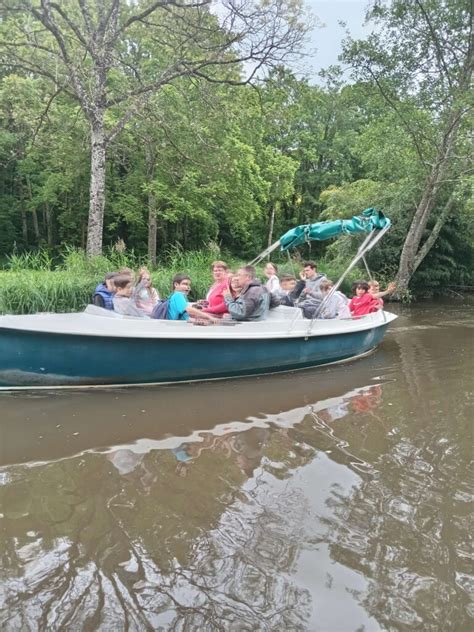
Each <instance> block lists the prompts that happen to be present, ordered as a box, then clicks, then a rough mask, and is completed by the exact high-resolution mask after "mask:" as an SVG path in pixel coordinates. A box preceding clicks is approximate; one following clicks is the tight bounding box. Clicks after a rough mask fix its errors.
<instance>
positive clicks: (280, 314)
mask: <svg viewBox="0 0 474 632" xmlns="http://www.w3.org/2000/svg"><path fill="white" fill-rule="evenodd" d="M265 320H303V312H302V310H301V309H300V308H299V307H287V306H286V305H278V307H273V308H272V309H270V310H269V312H268V314H267V317H266V319H265Z"/></svg>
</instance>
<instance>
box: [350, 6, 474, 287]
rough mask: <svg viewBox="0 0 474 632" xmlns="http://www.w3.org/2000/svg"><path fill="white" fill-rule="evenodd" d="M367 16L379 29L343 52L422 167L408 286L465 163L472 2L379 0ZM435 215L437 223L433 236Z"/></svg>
mask: <svg viewBox="0 0 474 632" xmlns="http://www.w3.org/2000/svg"><path fill="white" fill-rule="evenodd" d="M368 18H369V19H372V20H374V21H375V22H376V23H377V24H378V25H379V30H378V31H377V32H375V33H373V34H372V35H371V36H370V37H369V38H368V39H367V40H365V41H358V42H355V41H352V40H350V39H349V40H348V41H347V42H346V45H345V49H344V53H343V59H344V60H345V61H346V62H349V63H351V64H352V65H353V67H354V76H355V77H357V78H359V79H363V80H364V81H368V82H370V83H371V84H372V85H373V86H374V87H376V88H377V90H378V91H379V92H380V94H381V95H382V96H383V98H384V99H385V101H386V103H387V104H388V105H389V106H390V107H391V108H392V110H393V111H394V112H395V113H396V114H397V116H398V118H399V120H400V122H401V124H402V125H403V127H404V129H405V133H406V134H407V136H408V137H409V138H410V140H411V142H412V144H413V147H414V149H415V151H416V154H417V158H418V161H419V164H420V166H421V168H422V170H423V179H422V180H421V181H420V185H419V188H418V191H417V200H418V201H417V204H416V208H415V209H414V212H413V217H412V219H411V223H410V228H409V230H408V234H407V236H406V239H405V242H404V245H403V249H402V253H401V258H400V264H399V269H398V274H397V285H398V288H399V291H403V290H406V289H407V288H408V285H409V283H410V281H411V278H412V276H413V274H414V273H415V272H416V270H417V268H418V267H419V266H420V264H421V263H422V261H423V259H424V258H425V257H426V255H427V254H428V252H429V251H430V249H431V247H432V246H433V244H434V243H435V241H436V238H437V235H438V234H439V232H440V230H441V228H442V226H443V225H444V223H445V222H446V220H447V219H448V217H449V215H450V213H452V212H453V201H451V200H454V199H455V193H454V190H455V188H456V185H457V182H458V181H459V179H460V178H462V177H463V175H464V174H465V172H466V168H467V164H466V163H467V160H466V157H467V153H468V143H466V142H465V140H464V136H465V134H464V132H465V131H466V132H467V129H468V123H467V119H468V116H469V114H470V112H471V109H472V103H471V102H472V94H471V93H470V84H471V80H472V72H473V65H474V52H473V51H474V47H473V33H472V15H471V3H470V2H469V1H468V0H441V1H440V0H409V1H407V0H393V1H392V3H391V4H390V5H389V6H384V5H382V3H380V2H375V3H374V5H373V8H372V10H371V11H370V12H369V13H368ZM417 109H418V110H424V111H425V112H427V113H429V115H430V118H431V121H432V126H431V129H430V135H429V136H427V134H426V132H427V127H426V125H424V124H422V125H420V124H419V118H418V117H417V116H413V113H414V112H415V111H416V110H417ZM451 194H452V195H451ZM433 216H435V223H434V225H433V228H432V232H431V234H428V235H427V234H426V233H427V231H426V229H427V226H428V222H429V220H430V219H431V218H432V217H433Z"/></svg>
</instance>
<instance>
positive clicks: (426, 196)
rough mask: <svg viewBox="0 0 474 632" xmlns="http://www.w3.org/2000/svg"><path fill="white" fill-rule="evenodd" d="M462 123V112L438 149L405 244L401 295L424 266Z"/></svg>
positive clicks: (454, 117)
mask: <svg viewBox="0 0 474 632" xmlns="http://www.w3.org/2000/svg"><path fill="white" fill-rule="evenodd" d="M461 119H462V111H461V110H459V111H457V112H455V113H454V114H453V115H452V117H451V118H450V120H449V121H448V124H447V126H446V131H445V134H444V137H443V140H442V143H441V145H440V147H439V149H438V155H437V157H436V161H435V163H434V165H433V167H432V169H431V172H430V174H429V175H428V178H427V180H426V184H425V188H424V190H423V194H422V196H421V200H420V202H419V204H418V206H417V209H416V211H415V214H414V216H413V220H412V222H411V225H410V229H409V231H408V235H407V236H406V239H405V243H404V244H403V249H402V254H401V257H400V264H399V267H398V273H397V278H396V284H397V293H400V292H403V291H404V290H407V289H408V285H409V283H410V280H411V278H412V276H413V274H414V273H415V270H416V267H418V265H420V263H421V261H419V260H418V262H417V265H416V267H415V261H417V254H418V251H419V248H420V244H421V240H422V238H423V234H424V231H425V229H426V225H427V223H428V220H429V218H430V215H431V213H432V211H433V209H434V207H435V205H436V200H437V197H438V194H439V192H440V189H441V187H442V185H443V181H444V179H445V175H446V173H447V171H448V165H449V159H450V158H451V154H452V150H453V146H454V142H455V139H456V135H457V132H458V129H459V125H460V123H461ZM445 219H446V218H445ZM440 229H441V227H440V228H439V230H440ZM439 230H438V233H439ZM433 243H434V240H433ZM433 243H431V245H433ZM424 254H425V256H426V254H428V251H426V252H425V253H424Z"/></svg>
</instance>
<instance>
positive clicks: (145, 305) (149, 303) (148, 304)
mask: <svg viewBox="0 0 474 632" xmlns="http://www.w3.org/2000/svg"><path fill="white" fill-rule="evenodd" d="M159 298H160V297H159V295H158V292H157V291H156V290H155V288H154V287H153V283H152V280H151V275H150V272H149V270H148V268H146V267H145V266H143V267H142V268H140V270H139V272H138V280H137V283H136V286H135V292H134V299H135V304H136V306H137V307H138V309H141V310H142V311H143V312H144V313H145V314H146V315H147V316H150V315H151V313H152V311H153V308H154V307H155V305H156V304H157V302H158V300H159Z"/></svg>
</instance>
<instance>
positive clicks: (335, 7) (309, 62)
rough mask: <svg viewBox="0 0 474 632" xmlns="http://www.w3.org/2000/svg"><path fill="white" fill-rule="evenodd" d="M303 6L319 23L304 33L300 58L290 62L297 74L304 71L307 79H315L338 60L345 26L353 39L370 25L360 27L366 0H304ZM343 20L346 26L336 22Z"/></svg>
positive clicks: (362, 35) (365, 32) (366, 33)
mask: <svg viewBox="0 0 474 632" xmlns="http://www.w3.org/2000/svg"><path fill="white" fill-rule="evenodd" d="M305 4H306V6H307V7H308V8H309V9H310V10H311V12H312V13H313V14H314V15H315V16H316V17H317V18H318V19H319V22H321V23H322V25H321V26H316V27H315V28H314V29H313V31H312V32H311V33H310V34H309V36H308V40H309V41H308V44H307V45H306V48H305V53H306V54H307V55H308V56H307V57H305V58H304V59H303V60H302V61H299V62H297V63H296V64H291V66H292V67H293V69H294V70H295V71H296V72H297V74H298V75H300V74H303V75H307V76H308V77H309V78H310V81H311V83H316V82H317V81H318V77H317V74H318V72H319V71H320V70H322V69H323V68H327V67H328V66H330V65H332V64H340V62H338V59H337V56H338V55H339V53H340V52H341V42H342V40H343V39H344V37H345V30H346V29H347V30H349V31H350V33H351V36H352V37H354V38H355V39H359V38H364V37H366V36H367V35H368V34H369V33H370V27H364V25H363V23H364V18H365V12H366V9H367V6H368V4H369V2H368V0H305ZM340 21H343V22H345V23H346V29H344V28H343V27H342V26H340V25H339V22H340Z"/></svg>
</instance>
